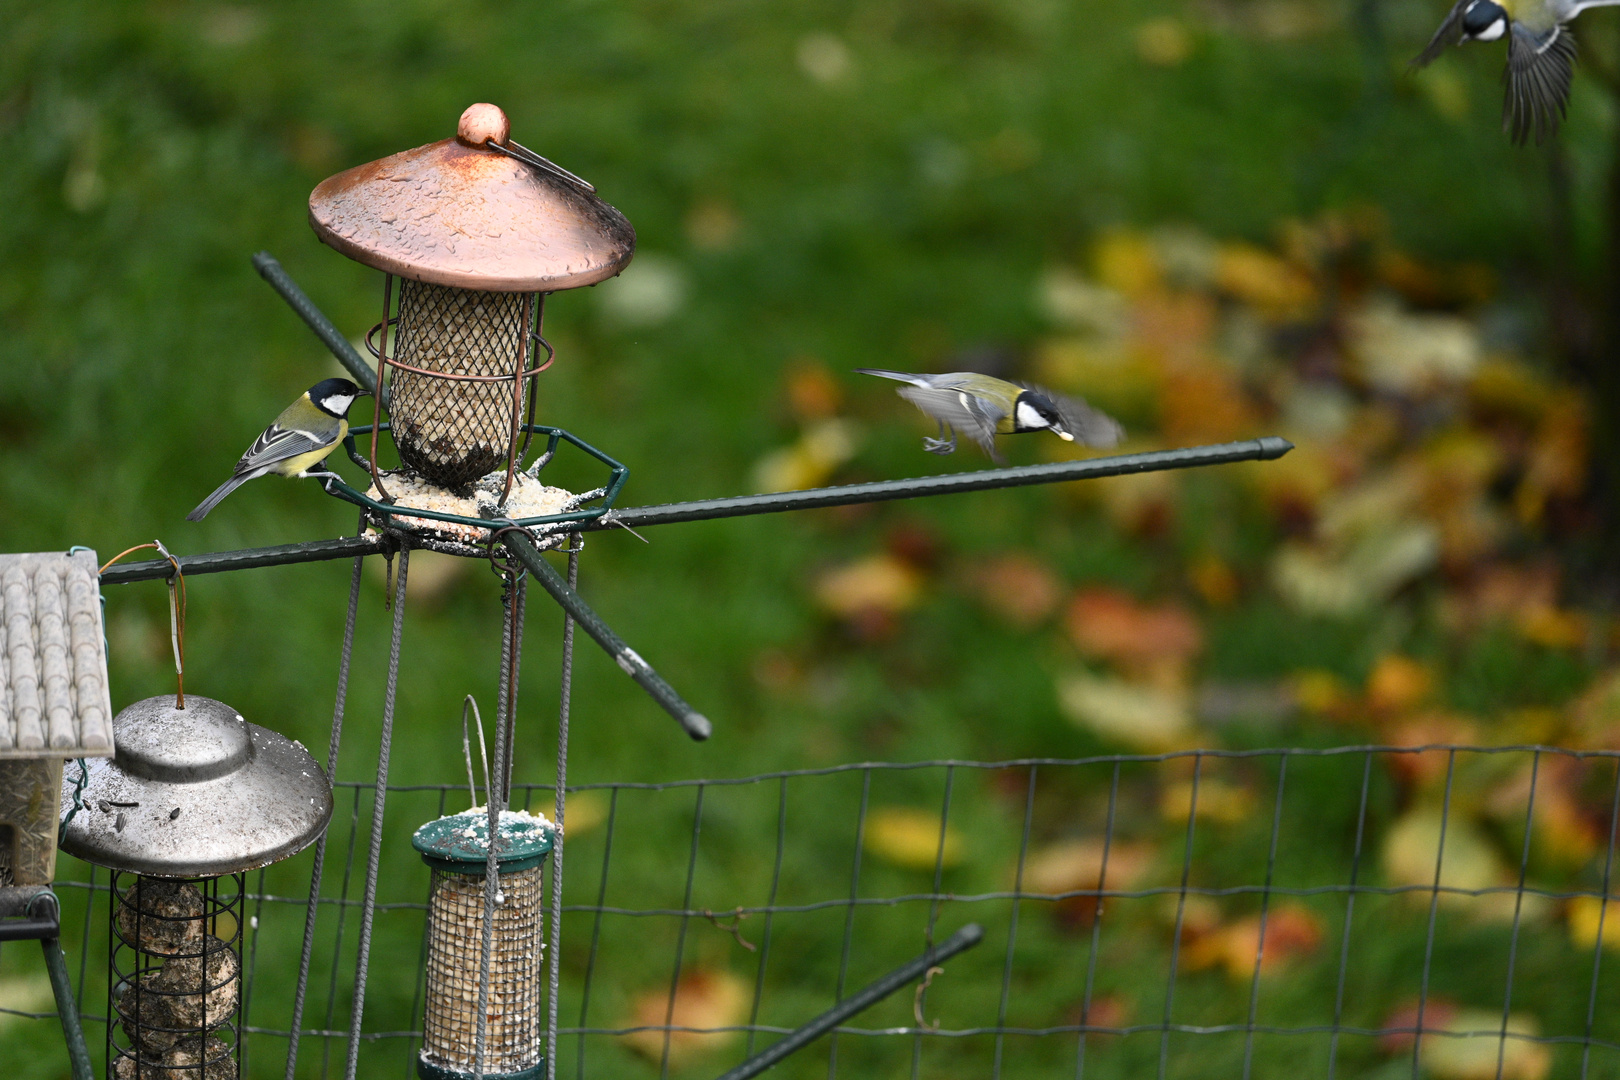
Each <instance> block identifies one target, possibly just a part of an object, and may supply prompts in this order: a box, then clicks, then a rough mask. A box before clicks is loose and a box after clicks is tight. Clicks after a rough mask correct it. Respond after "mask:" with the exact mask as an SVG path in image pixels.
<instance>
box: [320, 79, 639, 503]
mask: <svg viewBox="0 0 1620 1080" xmlns="http://www.w3.org/2000/svg"><path fill="white" fill-rule="evenodd" d="M309 217H310V224H311V225H312V226H313V227H314V229H315V233H316V235H317V236H319V237H320V238H321V240H322V241H324V242H325V243H327V244H330V245H331V246H332V247H334V248H336V249H337V250H339V251H341V252H342V253H343V254H345V255H347V256H349V257H350V258H352V259H355V260H356V261H358V262H361V263H364V264H365V265H367V266H371V267H375V268H376V269H378V270H381V271H383V272H384V274H385V275H386V276H385V278H384V281H383V318H382V321H381V322H379V323H378V324H377V325H376V326H374V327H372V329H371V332H370V333H369V334H368V335H367V338H366V344H367V346H368V348H369V349H370V350H371V353H372V355H373V356H375V357H376V358H377V361H378V373H379V382H381V381H383V379H384V378H386V381H387V387H386V393H380V394H379V395H378V401H377V404H376V413H375V416H376V421H377V424H380V422H381V415H382V413H381V410H382V407H383V401H382V398H383V397H385V396H386V397H388V399H389V400H388V402H387V405H388V412H389V417H390V421H391V426H392V433H393V438H394V444H395V446H396V448H397V449H398V451H399V456H400V460H401V461H402V462H403V463H404V465H405V467H406V468H407V469H408V470H410V471H411V472H413V473H415V474H417V475H418V476H420V477H421V478H423V479H425V480H427V481H429V482H431V483H432V484H435V485H437V486H439V487H442V488H446V489H450V490H452V491H461V492H464V491H465V490H466V489H468V488H469V487H470V486H471V485H472V484H473V483H474V482H475V481H477V480H479V479H480V478H481V477H485V476H488V475H490V474H492V473H495V472H497V471H502V472H504V478H503V481H502V484H501V497H500V500H499V501H500V504H501V505H503V506H504V505H505V503H506V502H507V500H508V499H509V498H510V496H511V494H512V490H513V486H514V483H515V482H516V476H517V465H518V461H519V459H520V458H521V457H522V456H523V454H524V453H526V452H527V449H528V444H529V437H530V435H531V434H532V432H531V431H529V430H527V428H528V426H529V425H532V424H533V420H534V413H535V389H536V383H535V380H536V378H537V376H538V375H539V374H540V372H542V371H544V370H545V369H546V368H547V367H548V366H549V365H550V364H551V361H552V359H553V353H552V350H551V346H550V345H549V344H547V342H546V340H545V338H544V337H542V336H541V333H540V328H541V316H542V312H543V307H544V298H545V294H547V293H550V292H556V291H558V290H561V289H573V288H578V287H580V286H582V285H594V284H596V283H597V282H599V281H602V280H604V279H606V278H609V277H612V276H613V275H615V274H617V273H619V272H620V271H621V270H623V269H624V267H625V265H626V264H627V263H629V261H630V258H631V255H632V254H633V253H634V251H635V230H634V229H632V228H631V226H630V223H629V221H627V220H626V219H625V218H624V216H623V215H622V214H620V213H619V212H618V211H617V210H615V209H614V208H613V207H611V206H609V205H608V204H607V203H605V202H603V201H602V200H601V199H599V198H597V197H596V194H595V189H594V188H592V187H591V186H590V185H589V184H587V183H585V181H583V180H580V179H579V178H578V177H576V176H574V175H573V174H572V173H569V172H567V171H566V170H564V169H561V168H559V167H557V166H555V165H553V164H551V163H550V162H549V161H547V160H546V159H544V158H542V157H540V156H539V155H537V154H535V153H533V152H532V151H530V150H527V149H525V148H524V147H523V146H522V145H521V144H519V143H517V142H514V141H512V139H511V137H510V125H509V123H508V121H507V118H506V114H505V113H503V112H502V111H501V110H500V109H498V108H496V107H495V106H494V105H487V104H479V105H473V106H472V107H470V108H468V109H467V110H466V112H464V113H463V114H462V116H461V121H460V123H459V125H458V127H457V131H456V137H455V138H454V139H445V140H443V141H440V142H436V143H431V144H429V145H427V146H420V147H417V148H416V149H414V150H406V151H404V152H402V153H398V154H394V155H392V156H390V157H386V158H383V159H381V160H380V161H374V162H371V163H370V164H367V165H360V166H357V167H356V168H353V169H349V170H347V171H345V172H342V173H339V174H337V175H336V176H333V177H330V178H329V179H327V180H325V181H324V182H322V183H321V184H320V185H319V186H318V187H316V188H315V190H314V191H313V192H312V193H311V194H310V198H309ZM395 277H398V278H400V287H399V297H398V306H397V309H396V308H395V306H394V300H393V291H394V290H393V282H394V278H395ZM391 329H392V330H393V331H394V332H395V333H394V340H393V342H392V347H390V341H389V336H390V334H389V332H390V330H391ZM542 352H543V353H544V354H545V356H544V359H541V358H540V354H541V353H542ZM385 372H386V376H385V374H384V373H385ZM525 406H526V407H527V415H528V424H527V425H526V424H525V422H524V415H525ZM376 431H377V426H376V425H374V427H373V431H372V448H371V459H370V463H369V464H370V469H371V474H372V481H373V484H374V485H375V486H376V489H377V491H378V492H379V493H382V495H383V497H384V498H385V500H386V498H387V497H388V489H387V487H386V486H385V484H384V482H383V477H382V475H381V473H380V472H379V470H378V468H377V447H376V444H377V439H376Z"/></svg>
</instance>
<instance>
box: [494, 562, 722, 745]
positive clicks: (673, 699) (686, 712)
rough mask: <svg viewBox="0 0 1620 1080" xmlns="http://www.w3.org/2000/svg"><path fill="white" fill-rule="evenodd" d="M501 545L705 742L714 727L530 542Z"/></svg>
mask: <svg viewBox="0 0 1620 1080" xmlns="http://www.w3.org/2000/svg"><path fill="white" fill-rule="evenodd" d="M501 542H502V543H504V544H505V545H506V546H507V548H508V549H509V550H510V551H511V552H512V554H514V555H516V556H517V557H518V559H519V560H520V561H521V562H522V563H523V565H524V566H525V567H527V568H528V570H529V573H530V574H532V575H533V576H534V580H536V581H538V582H539V583H540V587H541V588H543V589H545V590H546V592H548V593H550V594H551V598H552V599H553V600H555V601H557V603H558V604H560V605H562V609H563V610H564V611H566V612H568V614H570V615H572V616H573V617H574V621H575V622H577V623H579V625H580V626H582V627H584V629H585V632H586V633H587V634H589V635H590V636H591V639H592V640H593V641H595V642H596V643H597V644H598V645H600V646H602V649H603V650H604V651H605V652H606V653H607V654H608V655H609V656H611V657H613V660H614V662H615V663H617V664H618V665H619V668H620V669H621V670H622V671H623V672H624V673H625V674H626V675H628V676H630V677H631V678H632V679H634V680H635V681H636V683H637V685H639V686H640V687H641V688H642V689H643V690H645V691H647V693H648V694H649V695H651V696H652V699H653V700H654V701H656V702H658V704H660V705H662V706H663V707H664V711H665V712H667V713H669V715H671V716H673V717H674V718H675V720H676V721H677V722H678V723H679V724H680V725H681V727H683V728H685V729H686V733H687V734H688V735H690V736H691V737H692V738H693V739H696V740H698V741H700V742H701V741H702V740H704V739H707V738H708V737H709V735H710V734H711V733H712V732H713V731H714V725H712V724H710V723H709V719H708V717H706V716H704V715H703V714H702V713H699V712H698V711H697V710H696V709H694V708H692V706H690V705H688V704H687V703H686V700H685V699H684V698H682V697H681V695H680V694H678V693H676V692H675V688H674V687H673V686H671V685H669V683H667V682H665V681H664V679H663V676H661V675H659V674H658V672H656V671H654V670H653V669H652V665H650V664H648V663H647V661H645V660H643V659H642V658H641V657H640V656H639V655H637V654H636V650H634V649H632V648H631V647H630V646H628V645H626V644H625V643H624V641H623V639H622V638H620V637H619V635H618V634H615V633H614V632H613V629H612V627H610V626H608V624H607V623H605V622H603V621H602V617H601V616H600V615H598V614H597V613H596V612H595V611H592V610H591V607H590V605H589V604H587V603H585V601H584V599H583V598H582V597H581V596H580V595H579V593H577V592H575V591H574V590H573V589H571V588H569V587H568V582H566V581H564V580H563V577H562V575H561V574H559V573H557V571H555V570H553V569H552V568H551V564H550V563H548V562H546V560H545V558H544V557H543V556H542V555H541V554H540V549H539V548H537V547H535V545H534V541H533V540H532V539H531V538H530V537H529V536H527V535H526V534H524V533H522V532H519V531H515V530H514V531H507V532H503V533H502V534H501Z"/></svg>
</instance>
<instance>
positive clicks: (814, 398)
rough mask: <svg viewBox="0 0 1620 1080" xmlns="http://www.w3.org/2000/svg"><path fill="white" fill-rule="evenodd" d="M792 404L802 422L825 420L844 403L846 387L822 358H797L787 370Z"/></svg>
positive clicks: (794, 411) (790, 402)
mask: <svg viewBox="0 0 1620 1080" xmlns="http://www.w3.org/2000/svg"><path fill="white" fill-rule="evenodd" d="M787 399H788V408H789V409H791V410H792V411H793V415H794V416H795V417H797V418H798V420H799V422H800V423H810V422H812V421H815V420H825V419H826V418H827V417H829V416H834V415H836V414H837V412H838V410H839V409H841V408H842V407H843V404H844V387H843V385H842V384H841V383H839V381H838V380H837V379H836V378H834V377H833V373H832V372H831V371H829V370H827V365H826V364H823V363H822V362H821V361H819V360H815V359H811V358H805V359H801V360H798V361H795V362H794V364H793V365H792V367H790V368H789V369H788V373H787Z"/></svg>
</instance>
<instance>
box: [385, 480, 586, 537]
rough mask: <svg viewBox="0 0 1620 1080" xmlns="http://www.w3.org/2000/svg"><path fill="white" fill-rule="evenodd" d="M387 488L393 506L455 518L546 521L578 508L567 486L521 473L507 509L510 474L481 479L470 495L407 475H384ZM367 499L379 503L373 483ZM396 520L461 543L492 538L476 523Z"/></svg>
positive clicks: (409, 518) (405, 516)
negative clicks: (504, 493) (505, 494)
mask: <svg viewBox="0 0 1620 1080" xmlns="http://www.w3.org/2000/svg"><path fill="white" fill-rule="evenodd" d="M383 487H384V488H386V489H387V491H388V494H389V495H390V496H392V497H393V499H394V502H395V503H396V504H398V505H400V506H404V507H414V508H416V509H418V510H435V511H438V512H439V513H441V514H457V515H459V516H461V517H472V518H475V517H490V516H496V515H499V516H500V517H508V518H514V519H516V518H531V517H545V516H547V515H550V514H561V513H566V512H567V511H569V510H572V509H576V507H573V506H571V505H569V504H570V501H571V500H572V499H573V498H574V493H573V492H571V491H566V490H564V489H563V488H557V487H551V486H550V485H548V484H542V483H541V482H540V481H538V480H536V479H533V478H532V477H529V476H525V475H524V474H523V473H521V472H520V473H518V474H516V475H515V476H514V477H513V478H512V497H511V498H510V499H508V500H507V501H506V505H505V506H504V507H502V506H501V505H500V499H501V492H502V491H504V490H505V488H506V470H504V469H502V470H500V471H498V472H492V473H490V474H488V475H487V476H482V477H480V478H479V479H478V480H477V481H475V482H474V484H473V490H472V494H471V495H457V494H455V493H454V492H451V491H446V490H445V489H444V488H441V487H438V486H436V485H434V484H431V483H429V482H428V481H426V480H424V479H422V478H421V477H419V476H416V475H415V474H412V473H406V472H391V473H390V472H385V473H383ZM366 497H367V498H368V499H378V500H379V501H381V499H380V496H379V495H378V493H377V487H376V485H375V484H373V485H372V486H371V487H369V488H367V489H366ZM396 520H398V521H400V522H402V523H404V524H406V525H409V526H412V527H413V528H418V529H422V530H424V531H427V532H430V533H433V534H436V535H438V536H442V537H444V538H446V539H449V540H457V541H460V542H462V543H470V544H481V543H483V542H484V541H485V540H487V539H489V530H488V529H480V528H478V527H477V526H474V525H461V524H458V523H457V522H453V521H435V520H433V519H432V518H418V517H409V516H407V515H404V514H400V515H397V517H396Z"/></svg>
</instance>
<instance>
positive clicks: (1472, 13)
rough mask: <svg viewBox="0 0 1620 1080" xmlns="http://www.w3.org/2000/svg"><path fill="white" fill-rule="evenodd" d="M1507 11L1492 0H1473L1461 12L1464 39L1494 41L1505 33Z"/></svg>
mask: <svg viewBox="0 0 1620 1080" xmlns="http://www.w3.org/2000/svg"><path fill="white" fill-rule="evenodd" d="M1507 25H1508V17H1507V12H1506V11H1505V10H1504V9H1503V7H1502V5H1501V4H1497V3H1494V2H1493V0H1474V2H1473V3H1472V4H1469V5H1468V7H1467V9H1466V10H1465V11H1464V12H1463V17H1462V28H1463V40H1464V41H1495V40H1496V39H1497V38H1499V37H1501V36H1502V35H1503V34H1505V33H1507Z"/></svg>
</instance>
